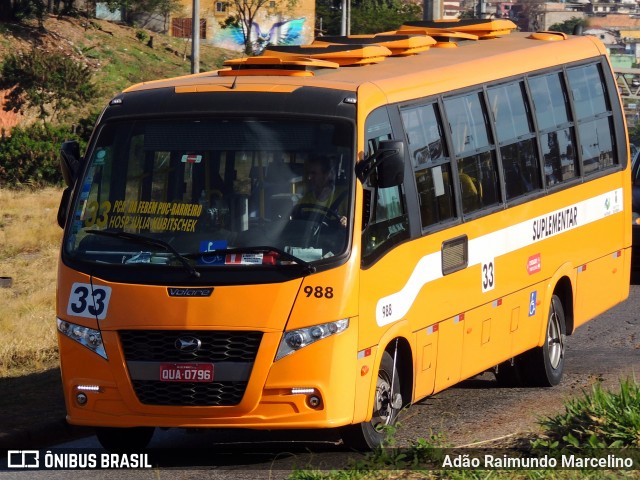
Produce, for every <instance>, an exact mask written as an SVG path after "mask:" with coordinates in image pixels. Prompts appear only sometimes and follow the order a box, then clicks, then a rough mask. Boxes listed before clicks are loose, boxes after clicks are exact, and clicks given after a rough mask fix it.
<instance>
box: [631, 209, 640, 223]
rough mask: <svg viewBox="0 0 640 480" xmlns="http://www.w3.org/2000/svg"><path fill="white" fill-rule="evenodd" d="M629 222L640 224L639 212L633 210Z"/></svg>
mask: <svg viewBox="0 0 640 480" xmlns="http://www.w3.org/2000/svg"><path fill="white" fill-rule="evenodd" d="M631 223H633V224H634V225H640V213H638V212H633V214H632V215H631Z"/></svg>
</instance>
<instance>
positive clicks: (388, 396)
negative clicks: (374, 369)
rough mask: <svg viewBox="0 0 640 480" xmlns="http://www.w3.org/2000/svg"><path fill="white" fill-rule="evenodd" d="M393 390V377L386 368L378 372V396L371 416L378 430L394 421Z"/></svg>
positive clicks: (372, 422)
mask: <svg viewBox="0 0 640 480" xmlns="http://www.w3.org/2000/svg"><path fill="white" fill-rule="evenodd" d="M392 398H393V391H392V389H391V377H390V376H389V375H388V373H387V372H385V371H384V370H382V371H380V372H379V373H378V383H377V386H376V398H375V405H374V411H373V417H372V418H371V424H372V425H373V427H374V428H375V429H376V430H378V431H379V430H381V429H382V428H383V427H385V426H387V425H390V424H392V423H393V414H394V411H393V406H392V405H391V401H392Z"/></svg>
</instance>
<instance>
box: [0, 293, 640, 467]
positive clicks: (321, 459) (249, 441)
mask: <svg viewBox="0 0 640 480" xmlns="http://www.w3.org/2000/svg"><path fill="white" fill-rule="evenodd" d="M638 306H640V286H638V285H632V287H631V293H630V296H629V299H628V300H627V301H625V302H624V303H623V304H621V305H619V306H617V307H615V308H614V309H612V310H610V311H608V312H606V313H605V314H603V315H601V316H599V317H598V318H596V319H594V320H592V321H591V322H589V323H587V324H585V325H583V326H581V327H580V328H579V329H578V330H577V331H576V332H575V333H574V335H572V336H571V337H568V339H567V352H566V362H565V374H564V377H563V381H562V383H561V384H560V385H559V386H557V387H553V388H501V387H499V386H498V385H497V382H496V381H495V377H494V375H493V374H492V373H485V374H483V375H480V376H477V377H474V378H473V379H470V380H467V381H464V382H462V383H460V384H459V385H457V386H454V387H452V388H450V389H448V390H446V391H444V392H441V393H439V394H437V395H434V396H432V397H428V398H426V399H424V400H422V401H420V402H418V403H417V404H415V405H413V406H411V407H410V408H409V409H407V410H406V411H405V412H403V415H402V417H401V419H400V423H401V426H400V428H399V429H398V432H397V435H396V438H397V442H398V444H399V446H405V445H410V444H411V441H412V440H414V439H417V438H426V437H428V436H429V435H430V434H432V433H434V434H437V433H441V434H442V435H443V437H442V438H443V440H444V441H446V443H447V444H450V445H454V446H482V445H485V444H487V442H491V441H496V439H498V440H499V439H506V438H510V437H513V436H518V435H522V434H529V435H531V434H532V433H533V434H534V435H535V433H536V432H537V431H539V430H540V427H539V424H538V420H539V419H540V418H541V417H544V416H548V415H554V414H555V413H559V412H561V411H563V404H564V402H565V401H566V400H567V399H569V398H571V397H575V396H581V395H583V392H584V391H587V392H588V391H590V390H591V387H592V385H593V384H594V383H595V382H601V383H602V385H603V386H604V387H605V388H612V389H616V387H617V385H618V384H619V381H620V379H622V378H626V377H629V376H633V375H634V374H635V376H636V378H637V377H638V372H640V312H639V311H638ZM176 447H179V450H174V451H175V452H177V454H176V456H175V457H174V458H173V459H168V458H167V459H166V460H167V461H166V465H168V467H167V468H159V469H158V468H153V469H147V470H101V471H92V472H91V478H96V479H98V478H100V479H101V478H105V479H116V478H127V479H137V478H154V479H159V478H171V479H172V480H178V479H182V478H212V479H217V478H220V479H223V478H224V479H227V478H234V479H243V478H247V479H262V478H264V479H272V480H277V479H284V478H287V476H288V475H289V474H290V473H291V471H292V470H293V469H294V468H304V467H305V466H306V465H309V464H311V465H312V466H313V467H315V468H317V467H323V466H327V467H330V468H331V467H336V466H340V465H344V464H345V462H346V461H347V459H346V455H347V454H346V453H345V451H344V449H343V448H342V446H341V445H340V443H339V438H338V437H337V435H335V434H334V433H332V432H307V431H302V432H300V431H298V432H286V431H285V432H273V431H272V432H265V431H246V430H205V431H198V432H190V433H189V432H185V431H182V430H165V431H163V430H157V431H156V434H155V435H154V438H153V439H152V442H151V444H150V448H152V449H156V448H158V449H165V448H173V449H175V448H176ZM53 448H63V449H67V448H69V449H73V451H78V450H77V449H80V450H79V451H84V449H87V450H86V451H88V452H100V450H99V449H100V445H99V443H98V441H97V439H96V438H95V437H88V438H84V439H81V440H77V441H74V442H68V443H64V444H58V445H55V446H53ZM94 449H95V450H94ZM348 455H349V456H352V454H348ZM181 459H182V460H181ZM193 468H195V470H193ZM27 476H28V477H29V478H43V479H44V478H47V479H51V478H61V479H62V478H64V479H69V478H87V471H84V472H79V471H76V472H69V471H66V472H62V471H30V472H21V473H18V472H14V471H12V472H3V473H0V479H5V478H27ZM58 476H59V477H58Z"/></svg>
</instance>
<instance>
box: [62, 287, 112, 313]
mask: <svg viewBox="0 0 640 480" xmlns="http://www.w3.org/2000/svg"><path fill="white" fill-rule="evenodd" d="M110 298H111V287H107V286H104V285H91V284H90V283H79V282H76V283H74V284H73V285H72V286H71V295H69V304H68V305H67V315H72V316H75V317H86V318H95V319H97V320H103V319H104V318H105V317H106V316H107V310H108V308H109V299H110Z"/></svg>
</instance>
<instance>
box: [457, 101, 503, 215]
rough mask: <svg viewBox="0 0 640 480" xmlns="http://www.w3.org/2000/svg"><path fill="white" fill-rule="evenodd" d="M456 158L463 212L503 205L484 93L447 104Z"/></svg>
mask: <svg viewBox="0 0 640 480" xmlns="http://www.w3.org/2000/svg"><path fill="white" fill-rule="evenodd" d="M444 106H445V112H446V115H447V119H448V122H449V129H450V131H451V137H452V139H453V148H454V152H453V153H454V154H455V155H456V156H457V157H458V161H457V164H458V182H459V184H460V195H461V197H462V212H463V213H464V214H468V213H472V212H474V211H476V210H479V209H481V208H485V207H488V206H491V205H495V204H496V203H498V202H499V201H500V188H499V184H498V175H497V167H496V157H495V145H494V144H493V143H492V142H491V140H490V137H489V129H488V125H487V116H486V114H485V109H484V106H483V101H482V94H481V93H480V92H477V93H471V94H468V95H463V96H460V97H454V98H448V99H445V101H444Z"/></svg>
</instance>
